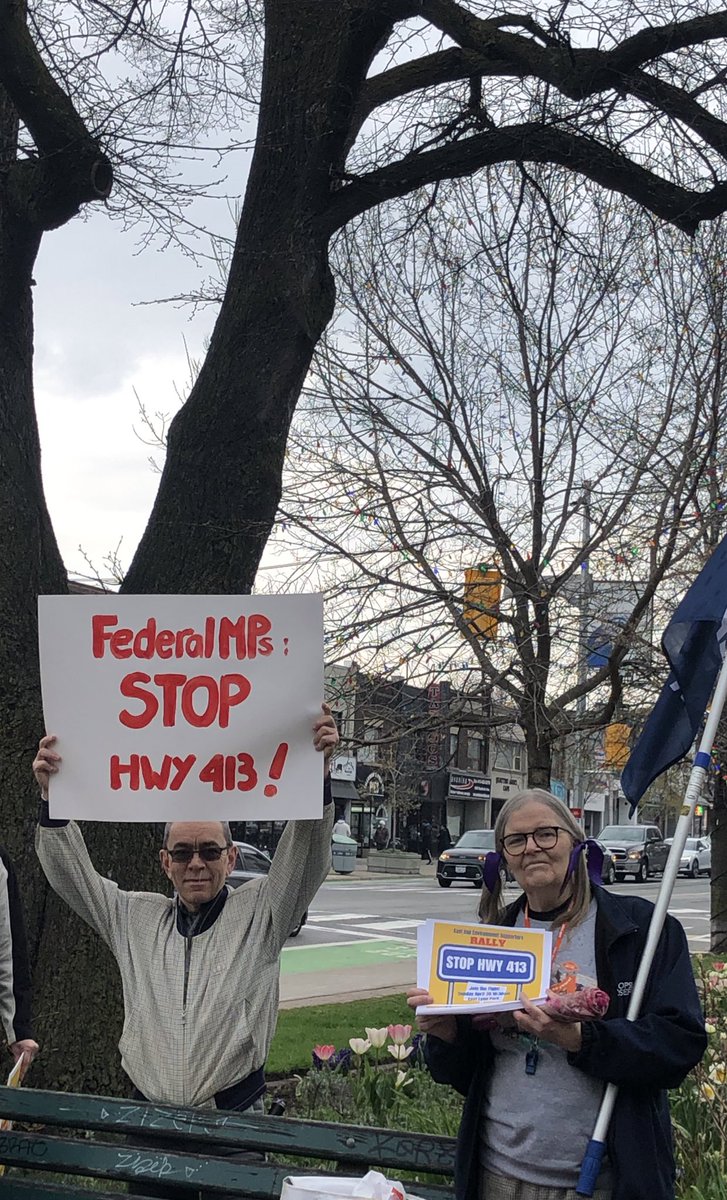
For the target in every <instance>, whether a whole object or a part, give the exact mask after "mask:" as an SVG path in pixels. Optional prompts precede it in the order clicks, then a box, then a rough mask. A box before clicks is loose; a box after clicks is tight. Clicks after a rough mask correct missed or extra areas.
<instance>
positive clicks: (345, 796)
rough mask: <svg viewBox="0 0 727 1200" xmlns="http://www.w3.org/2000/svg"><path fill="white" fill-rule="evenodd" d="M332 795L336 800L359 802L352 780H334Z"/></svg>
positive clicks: (332, 782) (332, 781)
mask: <svg viewBox="0 0 727 1200" xmlns="http://www.w3.org/2000/svg"><path fill="white" fill-rule="evenodd" d="M331 794H332V796H333V799H334V800H358V799H359V794H358V792H357V791H356V785H355V784H353V783H351V781H350V779H332V780H331Z"/></svg>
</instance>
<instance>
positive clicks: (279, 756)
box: [263, 742, 288, 796]
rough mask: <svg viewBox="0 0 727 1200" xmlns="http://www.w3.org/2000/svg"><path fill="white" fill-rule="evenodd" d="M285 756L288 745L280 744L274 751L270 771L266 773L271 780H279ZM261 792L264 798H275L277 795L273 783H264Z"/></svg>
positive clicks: (285, 743)
mask: <svg viewBox="0 0 727 1200" xmlns="http://www.w3.org/2000/svg"><path fill="white" fill-rule="evenodd" d="M287 756H288V743H287V742H281V743H280V745H279V746H278V748H277V750H276V751H275V754H274V755H273V761H272V762H271V764H270V770H269V771H268V774H269V776H270V778H271V779H280V776H281V775H282V774H283V767H284V766H285V760H286V758H287ZM263 791H264V793H265V795H266V796H277V794H278V789H277V788H276V786H275V784H274V783H266V784H265V787H264V788H263Z"/></svg>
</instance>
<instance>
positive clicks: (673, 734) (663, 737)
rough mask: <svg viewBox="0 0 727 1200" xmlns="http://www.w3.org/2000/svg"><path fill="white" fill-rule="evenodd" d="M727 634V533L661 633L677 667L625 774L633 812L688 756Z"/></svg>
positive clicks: (624, 785)
mask: <svg viewBox="0 0 727 1200" xmlns="http://www.w3.org/2000/svg"><path fill="white" fill-rule="evenodd" d="M725 639H727V537H725V538H723V540H722V541H721V542H720V544H719V545H718V546H717V548H716V550H714V552H713V553H712V555H711V557H710V558H709V559H708V561H707V563H706V564H705V566H704V567H703V568H702V570H701V571H700V572H699V575H698V576H697V578H696V579H695V580H694V583H693V584H692V586H691V587H690V589H689V591H688V592H687V594H686V596H685V597H684V599H683V600H682V602H681V604H680V605H679V607H678V608H677V610H676V612H675V613H674V616H673V617H672V619H671V621H670V622H669V624H668V626H667V628H666V630H665V631H664V636H663V637H662V639H661V648H662V650H663V651H664V654H665V655H666V657H667V659H668V662H669V666H670V667H671V673H670V675H669V678H668V679H667V681H666V683H665V684H664V687H663V689H662V692H661V695H660V696H659V699H658V700H657V702H656V704H655V705H654V709H653V712H652V713H651V715H650V717H649V719H648V721H647V722H646V725H645V726H644V731H643V733H642V734H641V737H640V738H639V740H638V742H637V743H636V745H635V746H634V748H633V751H632V752H631V757H630V758H629V761H628V762H627V764H626V766H625V767H624V770H623V774H622V775H621V787H622V788H623V792H624V795H625V796H626V799H627V800H628V801H629V802H630V804H631V813H632V815H633V812H634V809H635V808H636V805H637V804H638V802H639V800H640V799H641V797H642V796H643V794H644V792H645V791H646V789H647V787H648V786H649V784H651V783H653V782H654V780H655V779H656V778H657V776H659V775H661V773H662V771H666V769H667V767H670V766H671V765H672V763H675V762H678V761H679V759H680V758H684V756H685V754H688V753H689V750H690V748H691V746H692V743H693V742H694V739H695V737H696V736H697V733H698V732H699V728H700V726H701V724H702V721H703V719H704V714H705V711H706V709H707V705H708V704H709V701H710V697H711V695H712V691H713V689H714V685H715V683H716V680H717V675H718V673H719V669H720V667H721V665H722V656H723V655H724V651H725Z"/></svg>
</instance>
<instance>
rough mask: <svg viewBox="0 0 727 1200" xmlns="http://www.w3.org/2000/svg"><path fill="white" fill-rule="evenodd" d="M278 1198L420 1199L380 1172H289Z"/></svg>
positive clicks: (289, 1199) (347, 1199) (307, 1199)
mask: <svg viewBox="0 0 727 1200" xmlns="http://www.w3.org/2000/svg"><path fill="white" fill-rule="evenodd" d="M280 1200H419V1197H417V1196H413V1195H412V1193H411V1192H408V1193H407V1192H405V1191H404V1188H403V1186H402V1184H400V1183H396V1182H394V1183H392V1182H391V1180H389V1179H386V1177H385V1176H384V1175H382V1174H381V1173H380V1172H379V1171H369V1172H368V1174H367V1175H365V1176H364V1177H363V1179H360V1178H359V1179H349V1178H347V1177H345V1176H338V1175H289V1176H288V1178H287V1179H284V1180H283V1188H282V1191H281V1193H280Z"/></svg>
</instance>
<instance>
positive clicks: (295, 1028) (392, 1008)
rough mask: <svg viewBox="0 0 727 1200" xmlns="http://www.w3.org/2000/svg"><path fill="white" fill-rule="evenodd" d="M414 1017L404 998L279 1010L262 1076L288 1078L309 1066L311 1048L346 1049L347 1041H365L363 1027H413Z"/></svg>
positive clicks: (355, 1001)
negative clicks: (354, 1038) (350, 1039)
mask: <svg viewBox="0 0 727 1200" xmlns="http://www.w3.org/2000/svg"><path fill="white" fill-rule="evenodd" d="M413 1017H414V1014H413V1012H412V1010H411V1009H410V1008H409V1007H408V1005H407V1003H406V997H405V996H404V995H403V994H402V995H399V996H379V997H374V998H373V999H371V1000H353V1001H351V1002H349V1003H347V1004H315V1005H305V1006H304V1007H303V1008H286V1009H282V1010H281V1012H280V1015H279V1017H278V1028H277V1030H276V1032H275V1037H274V1038H273V1044H272V1046H271V1047H270V1054H269V1055H268V1061H267V1066H266V1070H265V1073H266V1075H268V1076H271V1075H291V1074H293V1073H294V1072H300V1071H306V1070H307V1069H308V1068H309V1067H310V1065H311V1051H312V1049H313V1047H314V1046H317V1045H321V1046H335V1047H336V1049H337V1050H340V1048H341V1047H342V1046H348V1039H349V1038H352V1037H365V1036H366V1034H365V1033H364V1029H365V1027H366V1026H367V1025H368V1026H369V1028H371V1027H375V1028H380V1027H381V1026H382V1025H395V1024H401V1025H413V1024H414V1020H413Z"/></svg>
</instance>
